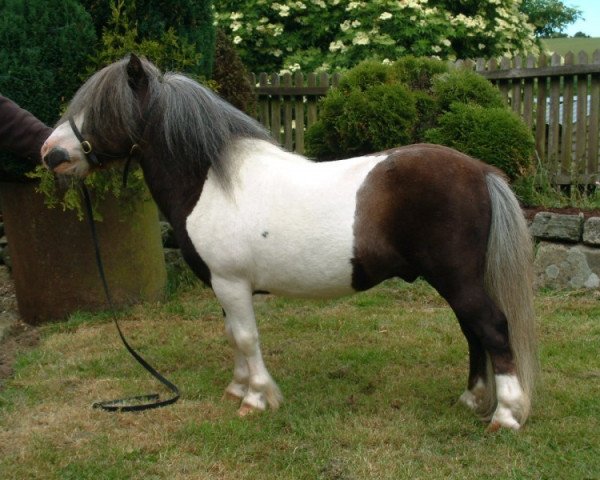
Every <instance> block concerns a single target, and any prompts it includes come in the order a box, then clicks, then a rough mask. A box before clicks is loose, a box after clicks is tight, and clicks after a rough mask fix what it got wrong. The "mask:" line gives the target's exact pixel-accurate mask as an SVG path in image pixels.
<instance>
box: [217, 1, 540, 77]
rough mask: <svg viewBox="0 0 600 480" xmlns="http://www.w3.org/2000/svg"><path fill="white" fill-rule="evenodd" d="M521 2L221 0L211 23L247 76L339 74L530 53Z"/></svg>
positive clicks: (532, 44)
mask: <svg viewBox="0 0 600 480" xmlns="http://www.w3.org/2000/svg"><path fill="white" fill-rule="evenodd" d="M520 5H521V0H484V1H479V0H462V1H460V2H457V1H448V0H365V1H355V0H279V1H276V2H272V1H271V0H247V1H245V2H239V1H234V0H224V1H221V2H215V8H216V10H217V12H216V19H217V22H218V24H219V26H220V27H221V28H223V29H224V30H225V31H226V32H227V33H228V34H229V35H230V36H231V38H232V39H233V42H234V43H235V44H236V46H237V48H238V49H239V51H240V54H241V57H242V59H243V61H244V62H245V63H246V65H248V67H249V68H250V70H252V71H255V72H259V71H268V72H269V71H279V70H282V69H283V70H287V71H293V69H294V68H295V69H298V68H302V69H303V70H306V71H314V70H319V69H324V70H328V71H331V70H333V69H340V68H341V69H346V68H350V67H352V66H354V65H356V64H357V63H358V62H359V61H361V60H363V59H366V58H376V59H379V60H380V61H386V60H388V61H389V60H394V59H396V58H399V57H401V56H403V55H406V54H411V55H416V56H436V57H439V58H442V59H450V60H453V59H457V58H477V57H492V56H504V55H506V56H513V55H517V54H524V53H535V52H536V51H537V46H536V43H535V38H534V27H533V25H530V24H529V23H527V17H526V16H525V15H524V14H523V13H521V12H520V11H519V7H520Z"/></svg>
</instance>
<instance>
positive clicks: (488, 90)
mask: <svg viewBox="0 0 600 480" xmlns="http://www.w3.org/2000/svg"><path fill="white" fill-rule="evenodd" d="M432 91H433V93H434V95H435V96H436V97H437V99H438V102H439V107H440V109H441V110H443V111H447V110H449V109H450V106H451V105H452V104H453V103H455V102H459V103H475V104H477V105H481V106H482V107H490V108H501V107H504V106H505V104H504V101H503V100H502V96H501V95H500V91H499V90H498V89H497V88H496V87H495V86H494V85H492V84H491V83H490V82H489V81H487V80H486V79H485V78H483V77H482V76H481V75H479V74H478V73H476V72H474V71H472V70H467V69H455V70H452V71H450V72H447V73H444V74H441V75H437V76H436V77H435V78H434V79H433V85H432Z"/></svg>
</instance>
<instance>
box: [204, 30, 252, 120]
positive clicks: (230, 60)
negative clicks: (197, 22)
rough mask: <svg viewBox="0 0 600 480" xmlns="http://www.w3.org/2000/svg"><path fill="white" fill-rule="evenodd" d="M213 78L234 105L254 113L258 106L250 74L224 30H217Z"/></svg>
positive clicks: (219, 91) (225, 97)
mask: <svg viewBox="0 0 600 480" xmlns="http://www.w3.org/2000/svg"><path fill="white" fill-rule="evenodd" d="M212 79H213V80H214V81H215V82H216V84H217V88H218V93H219V95H220V96H222V97H223V98H224V99H225V100H227V101H228V102H229V103H231V104H232V105H233V106H234V107H236V108H239V109H240V110H242V111H244V112H246V113H248V114H253V113H254V110H255V108H256V97H255V95H254V88H253V87H252V83H251V82H250V74H249V72H248V70H247V69H246V67H245V66H244V64H243V63H242V60H241V59H240V57H239V55H238V54H237V52H236V51H235V48H234V47H233V42H232V41H231V40H230V39H229V38H228V37H227V35H226V34H225V32H223V31H222V30H218V31H217V44H216V51H215V64H214V67H213V75H212Z"/></svg>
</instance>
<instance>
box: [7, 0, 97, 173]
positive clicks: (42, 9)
mask: <svg viewBox="0 0 600 480" xmlns="http://www.w3.org/2000/svg"><path fill="white" fill-rule="evenodd" d="M0 11H1V12H2V15H1V16H0V72H1V74H0V92H1V93H2V95H4V96H6V97H8V98H10V99H12V100H14V101H15V102H16V103H18V104H19V105H20V106H21V107H22V108H24V109H26V110H29V111H30V112H31V113H33V114H34V115H35V116H36V117H38V118H39V119H40V120H41V121H43V122H44V123H46V124H48V125H53V124H54V123H55V122H56V121H57V120H58V119H59V117H60V111H61V108H62V106H63V104H64V102H66V101H67V100H68V99H70V98H71V97H72V96H73V94H74V93H75V91H76V90H77V88H78V87H79V85H80V84H81V76H80V75H82V74H83V73H84V72H85V70H86V66H87V63H88V61H89V56H90V55H91V53H92V51H93V48H94V46H95V42H96V35H95V32H94V27H93V25H92V21H91V18H90V16H89V15H88V13H87V12H86V11H85V10H84V9H83V7H82V6H81V5H80V4H79V2H78V1H77V0H30V1H27V2H23V1H21V0H0ZM31 167H32V166H31V165H30V164H28V163H26V162H24V161H23V160H22V159H19V158H16V157H13V156H10V155H8V154H2V157H1V158H0V178H3V179H17V178H22V174H23V173H24V172H25V171H27V170H29V169H31Z"/></svg>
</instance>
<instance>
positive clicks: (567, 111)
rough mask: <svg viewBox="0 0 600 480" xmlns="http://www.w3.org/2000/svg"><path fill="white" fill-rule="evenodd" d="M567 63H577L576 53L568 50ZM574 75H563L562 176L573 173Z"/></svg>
mask: <svg viewBox="0 0 600 480" xmlns="http://www.w3.org/2000/svg"><path fill="white" fill-rule="evenodd" d="M564 62H565V63H564V64H565V65H573V64H574V63H575V55H574V54H573V52H568V53H567V54H566V55H565V59H564ZM573 84H574V77H572V76H565V77H563V91H562V100H563V101H562V107H563V108H562V131H561V138H560V146H559V149H560V176H561V177H563V176H564V177H569V176H570V174H571V173H572V168H571V167H572V165H571V156H572V151H573V92H574V88H573V87H574V85H573Z"/></svg>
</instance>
